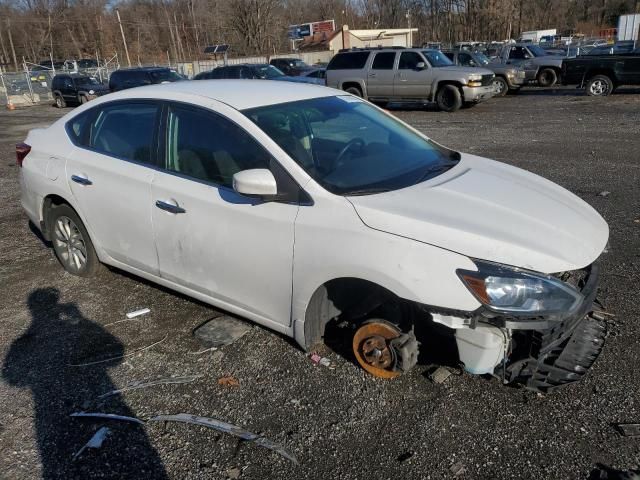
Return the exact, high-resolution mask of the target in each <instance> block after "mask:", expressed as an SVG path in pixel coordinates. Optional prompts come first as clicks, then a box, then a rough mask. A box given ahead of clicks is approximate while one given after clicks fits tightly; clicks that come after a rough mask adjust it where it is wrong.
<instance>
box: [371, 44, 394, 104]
mask: <svg viewBox="0 0 640 480" xmlns="http://www.w3.org/2000/svg"><path fill="white" fill-rule="evenodd" d="M396 56H397V53H396V52H378V53H375V54H374V57H373V61H372V62H371V68H370V69H369V72H368V73H367V94H368V96H369V97H383V98H391V97H393V88H394V87H393V82H394V77H395V75H396V72H395V70H394V66H395V62H396Z"/></svg>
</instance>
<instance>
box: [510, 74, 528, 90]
mask: <svg viewBox="0 0 640 480" xmlns="http://www.w3.org/2000/svg"><path fill="white" fill-rule="evenodd" d="M525 81H526V80H525V73H524V70H521V71H519V72H517V73H516V74H514V75H507V82H509V88H520V87H522V86H523V85H524V84H525Z"/></svg>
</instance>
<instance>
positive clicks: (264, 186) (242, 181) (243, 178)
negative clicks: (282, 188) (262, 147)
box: [233, 168, 278, 200]
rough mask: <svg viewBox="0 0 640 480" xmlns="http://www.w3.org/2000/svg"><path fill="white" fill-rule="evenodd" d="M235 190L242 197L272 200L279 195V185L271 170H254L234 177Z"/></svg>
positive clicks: (243, 171) (239, 173)
mask: <svg viewBox="0 0 640 480" xmlns="http://www.w3.org/2000/svg"><path fill="white" fill-rule="evenodd" d="M233 189H234V190H235V191H236V192H238V193H240V194H241V195H246V196H248V197H257V198H261V199H263V200H272V199H273V198H274V197H275V196H277V195H278V185H277V183H276V178H275V177H274V176H273V173H271V170H268V169H266V168H252V169H249V170H242V171H241V172H238V173H236V174H234V175H233Z"/></svg>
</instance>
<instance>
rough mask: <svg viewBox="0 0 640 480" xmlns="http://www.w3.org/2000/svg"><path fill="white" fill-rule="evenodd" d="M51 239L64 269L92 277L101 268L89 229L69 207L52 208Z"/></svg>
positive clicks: (50, 219)
mask: <svg viewBox="0 0 640 480" xmlns="http://www.w3.org/2000/svg"><path fill="white" fill-rule="evenodd" d="M48 226H49V236H50V237H49V238H51V243H52V244H53V250H54V252H55V254H56V257H57V258H58V260H59V261H60V263H61V264H62V266H63V267H64V269H65V270H66V271H67V272H69V273H71V274H73V275H78V276H80V277H91V276H93V275H95V274H96V273H97V272H98V270H99V268H100V260H98V256H97V255H96V251H95V249H94V248H93V243H91V239H90V238H89V234H88V233H87V229H86V228H85V226H84V224H83V223H82V220H80V217H78V214H77V213H76V212H75V211H74V210H73V208H71V207H70V206H69V205H58V206H54V207H52V209H51V210H50V213H49V220H48Z"/></svg>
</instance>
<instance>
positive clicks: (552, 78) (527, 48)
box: [494, 43, 564, 87]
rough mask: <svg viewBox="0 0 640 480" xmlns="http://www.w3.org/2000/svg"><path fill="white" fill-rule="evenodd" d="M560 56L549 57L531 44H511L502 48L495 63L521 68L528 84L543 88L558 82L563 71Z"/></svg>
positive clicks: (542, 50)
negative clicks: (533, 83) (532, 83)
mask: <svg viewBox="0 0 640 480" xmlns="http://www.w3.org/2000/svg"><path fill="white" fill-rule="evenodd" d="M563 59H564V57H561V56H559V55H549V54H548V53H547V52H546V51H545V50H544V49H543V48H542V47H540V46H538V45H534V44H531V43H509V44H507V45H505V46H504V47H502V50H501V51H500V55H499V56H498V57H497V58H496V59H495V60H494V63H497V64H502V65H512V66H516V65H519V66H521V67H522V68H523V69H524V71H525V80H526V81H527V82H537V83H538V85H540V86H541V87H551V86H553V85H555V84H556V83H557V82H558V78H559V77H560V73H561V70H562V60H563Z"/></svg>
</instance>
